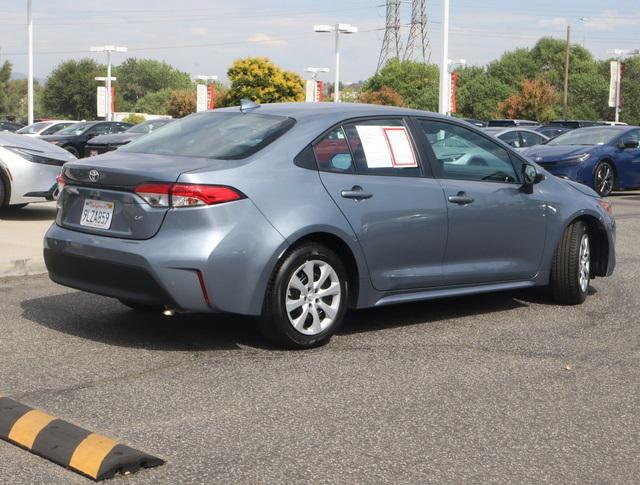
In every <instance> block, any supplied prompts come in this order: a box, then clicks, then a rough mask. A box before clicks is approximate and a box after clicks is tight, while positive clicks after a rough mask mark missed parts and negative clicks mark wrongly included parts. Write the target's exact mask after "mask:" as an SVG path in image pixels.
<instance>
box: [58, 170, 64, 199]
mask: <svg viewBox="0 0 640 485" xmlns="http://www.w3.org/2000/svg"><path fill="white" fill-rule="evenodd" d="M56 182H57V184H58V193H59V194H61V193H62V190H63V189H64V184H65V180H64V175H62V173H59V174H58V176H57V177H56Z"/></svg>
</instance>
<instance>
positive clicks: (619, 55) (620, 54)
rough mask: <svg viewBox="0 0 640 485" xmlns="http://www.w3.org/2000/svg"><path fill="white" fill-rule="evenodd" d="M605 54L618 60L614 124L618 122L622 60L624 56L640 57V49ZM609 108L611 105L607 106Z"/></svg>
mask: <svg viewBox="0 0 640 485" xmlns="http://www.w3.org/2000/svg"><path fill="white" fill-rule="evenodd" d="M607 53H609V54H613V55H614V56H616V57H617V58H618V67H617V72H616V86H615V88H616V92H615V108H616V117H615V122H616V123H618V122H619V121H620V84H621V81H622V58H623V57H625V56H637V55H640V49H611V50H608V51H607ZM609 106H611V105H609Z"/></svg>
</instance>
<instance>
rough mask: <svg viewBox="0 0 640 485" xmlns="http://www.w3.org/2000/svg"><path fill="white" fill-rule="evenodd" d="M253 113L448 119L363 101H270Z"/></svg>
mask: <svg viewBox="0 0 640 485" xmlns="http://www.w3.org/2000/svg"><path fill="white" fill-rule="evenodd" d="M239 109H240V107H239V106H233V107H230V108H220V109H216V110H215V111H220V112H229V111H238V110H239ZM252 112H254V113H263V114H271V115H279V116H289V117H291V118H295V119H303V118H309V117H316V116H318V115H322V114H326V115H329V114H330V115H333V116H337V115H341V116H343V117H344V118H349V117H357V116H383V115H396V116H426V115H428V116H429V117H437V118H442V119H449V118H447V117H445V116H443V115H440V114H437V113H431V112H429V111H420V110H416V109H410V108H398V107H396V106H382V105H377V104H364V103H272V104H263V105H260V107H259V108H256V109H255V110H254V111H252Z"/></svg>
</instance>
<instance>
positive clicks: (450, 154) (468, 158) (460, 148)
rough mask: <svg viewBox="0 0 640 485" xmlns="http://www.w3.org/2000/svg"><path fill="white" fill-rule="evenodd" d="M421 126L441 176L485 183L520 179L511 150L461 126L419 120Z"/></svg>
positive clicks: (511, 181) (437, 171)
mask: <svg viewBox="0 0 640 485" xmlns="http://www.w3.org/2000/svg"><path fill="white" fill-rule="evenodd" d="M419 126H420V128H421V129H422V132H423V133H424V136H425V138H426V139H427V142H428V143H429V144H430V145H431V148H432V149H433V152H434V154H435V157H436V161H437V162H438V163H437V166H436V167H435V168H436V173H437V174H438V175H439V176H440V177H441V178H449V179H461V180H477V181H485V182H508V183H516V182H518V175H517V174H516V171H515V169H514V168H513V163H512V162H511V157H510V156H509V153H508V152H507V150H505V149H504V148H502V147H501V146H500V145H498V144H496V143H494V142H492V141H491V140H489V139H487V138H485V137H484V136H482V135H480V134H478V133H476V132H474V131H472V130H470V129H468V128H464V127H462V126H459V125H455V124H452V123H447V122H443V121H436V120H424V119H423V120H419Z"/></svg>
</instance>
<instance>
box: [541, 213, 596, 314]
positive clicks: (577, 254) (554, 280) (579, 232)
mask: <svg viewBox="0 0 640 485" xmlns="http://www.w3.org/2000/svg"><path fill="white" fill-rule="evenodd" d="M590 270H591V240H590V239H589V231H588V230H587V226H586V225H585V224H584V222H581V221H577V222H574V223H573V224H571V225H570V226H569V227H567V228H566V229H565V231H564V233H563V235H562V238H561V239H560V243H559V244H558V247H557V248H556V253H555V254H554V256H553V262H552V265H551V279H550V290H551V295H552V297H553V299H554V300H555V301H556V302H558V303H561V304H564V305H579V304H581V303H583V302H584V301H585V300H586V298H587V294H588V292H589V281H590V277H591V274H590Z"/></svg>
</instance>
